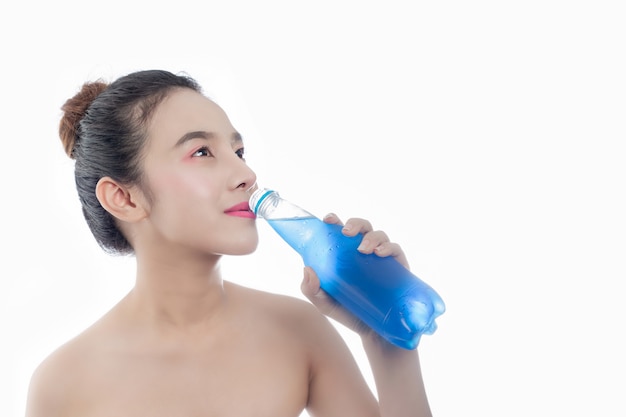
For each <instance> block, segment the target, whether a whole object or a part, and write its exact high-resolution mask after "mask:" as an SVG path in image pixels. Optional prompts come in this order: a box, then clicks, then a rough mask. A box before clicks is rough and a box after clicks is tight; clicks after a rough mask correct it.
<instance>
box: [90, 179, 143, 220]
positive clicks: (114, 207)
mask: <svg viewBox="0 0 626 417" xmlns="http://www.w3.org/2000/svg"><path fill="white" fill-rule="evenodd" d="M139 194H140V191H139V189H138V188H136V187H126V186H124V185H122V184H120V183H118V182H117V181H115V180H113V179H112V178H111V177H102V178H100V180H99V181H98V184H96V197H97V198H98V201H100V204H102V207H104V209H105V210H106V211H108V212H109V213H111V215H112V216H113V217H115V218H117V219H119V220H121V221H125V222H128V223H135V222H138V221H140V220H142V219H144V218H145V217H146V216H147V214H148V211H147V207H146V205H145V199H144V198H143V195H141V196H140V195H139Z"/></svg>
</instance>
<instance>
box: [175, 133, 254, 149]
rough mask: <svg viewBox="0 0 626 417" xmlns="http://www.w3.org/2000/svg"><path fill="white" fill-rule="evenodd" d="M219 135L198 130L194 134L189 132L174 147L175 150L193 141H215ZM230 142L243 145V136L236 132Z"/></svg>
mask: <svg viewBox="0 0 626 417" xmlns="http://www.w3.org/2000/svg"><path fill="white" fill-rule="evenodd" d="M216 136H217V135H216V134H215V133H213V132H206V131H204V130H196V131H193V132H188V133H185V134H184V135H183V136H181V137H180V139H178V140H177V141H176V144H175V145H174V147H175V148H177V147H179V146H181V145H182V144H184V143H185V142H187V141H190V140H192V139H205V140H209V139H214V138H215V137H216ZM230 142H231V143H232V144H233V145H235V144H240V143H243V138H242V137H241V134H240V133H239V132H234V133H233V134H232V135H231V138H230Z"/></svg>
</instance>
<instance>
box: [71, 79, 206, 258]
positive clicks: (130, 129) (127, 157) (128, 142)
mask: <svg viewBox="0 0 626 417" xmlns="http://www.w3.org/2000/svg"><path fill="white" fill-rule="evenodd" d="M178 88H189V89H191V90H194V91H197V92H199V93H201V92H202V90H201V88H200V86H199V85H198V83H197V82H196V81H195V80H194V79H192V78H190V77H188V76H186V75H176V74H172V73H170V72H167V71H160V70H149V71H139V72H134V73H131V74H128V75H126V76H123V77H121V78H119V79H117V80H116V81H114V82H113V83H111V84H107V83H105V82H103V81H95V82H87V83H85V84H83V86H82V88H81V90H80V91H79V92H78V93H77V94H76V95H75V96H74V97H72V98H70V99H69V100H67V101H66V102H65V104H64V105H63V106H62V107H61V109H62V110H63V113H64V114H63V117H62V118H61V122H60V125H59V135H60V137H61V142H62V143H63V146H64V148H65V152H66V153H67V155H68V156H69V157H70V158H72V159H74V160H75V168H74V175H75V180H76V189H77V190H78V197H79V199H80V202H81V205H82V211H83V215H84V216H85V219H86V220H87V224H88V225H89V228H90V229H91V232H92V233H93V235H94V237H95V238H96V241H97V242H98V244H99V245H100V246H101V247H102V248H103V249H104V250H105V251H107V252H109V253H111V254H120V255H127V254H132V253H134V250H133V248H132V246H131V245H130V243H129V242H128V240H127V239H126V237H125V236H124V235H123V234H122V232H121V231H120V229H119V228H118V227H117V224H116V222H115V219H114V217H113V216H112V215H111V214H110V213H109V212H107V211H106V210H105V209H104V208H103V207H102V205H101V204H100V202H99V201H98V199H97V197H96V184H97V183H98V181H99V180H100V179H101V178H102V177H107V176H108V177H111V178H112V179H113V180H115V181H117V182H119V183H121V184H124V185H138V186H140V187H141V188H142V189H143V190H144V191H148V190H147V188H146V187H143V186H142V185H143V182H142V160H143V149H144V148H145V142H146V137H147V126H148V123H149V121H150V119H151V117H152V115H153V114H154V111H155V109H156V108H157V106H158V105H159V104H160V103H161V102H162V101H163V100H164V99H165V98H166V97H167V96H168V94H170V93H171V92H172V91H173V90H174V89H178ZM148 197H149V193H148Z"/></svg>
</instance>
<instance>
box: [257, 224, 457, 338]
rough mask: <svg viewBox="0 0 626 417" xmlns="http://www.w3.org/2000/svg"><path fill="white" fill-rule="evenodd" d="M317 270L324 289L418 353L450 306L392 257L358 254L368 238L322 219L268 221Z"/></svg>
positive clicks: (374, 325)
mask: <svg viewBox="0 0 626 417" xmlns="http://www.w3.org/2000/svg"><path fill="white" fill-rule="evenodd" d="M268 223H269V224H270V226H271V227H272V228H273V229H274V230H275V231H276V232H277V233H278V234H279V235H280V236H281V237H282V238H283V239H284V240H285V241H286V242H287V243H288V244H289V245H290V246H291V247H292V248H293V249H295V250H296V251H297V252H298V253H299V254H300V255H301V256H302V258H303V260H304V264H305V265H307V266H310V267H312V268H313V269H314V270H315V272H316V273H317V275H318V276H319V279H320V282H321V286H322V288H323V289H324V290H325V291H326V292H327V293H328V294H329V295H331V296H332V297H333V298H334V299H335V300H336V301H338V302H339V303H340V304H341V305H343V306H344V307H345V308H346V309H347V310H349V311H351V312H352V313H353V314H354V315H356V316H357V317H359V318H360V319H361V320H362V321H363V322H365V323H366V324H367V325H368V326H370V327H371V328H372V329H373V330H374V331H376V332H377V333H378V334H379V335H381V336H382V337H384V338H385V339H386V340H388V341H389V342H391V343H393V344H395V345H396V346H399V347H402V348H405V349H415V348H416V347H417V345H418V344H419V340H420V337H421V335H422V334H432V333H433V332H434V331H435V330H436V329H437V324H436V323H435V318H437V317H438V316H440V315H441V314H443V312H444V311H445V305H444V303H443V300H442V299H441V297H439V295H438V294H437V293H436V292H435V291H434V290H433V289H432V288H431V287H430V286H429V285H428V284H426V283H424V282H423V281H422V280H420V279H419V278H418V277H416V276H415V275H413V274H412V273H411V272H410V271H409V270H408V269H406V268H405V267H404V266H402V265H401V264H400V263H399V262H397V261H396V260H395V259H393V258H391V257H384V258H382V257H379V256H377V255H375V254H370V255H365V254H362V253H360V252H358V251H357V250H356V248H357V247H358V246H359V244H360V243H361V239H362V236H361V235H358V236H355V237H347V236H344V235H343V234H342V233H341V228H342V227H341V226H339V225H331V224H327V223H324V222H323V221H321V220H320V219H318V218H316V217H307V218H295V219H293V218H291V219H277V220H268Z"/></svg>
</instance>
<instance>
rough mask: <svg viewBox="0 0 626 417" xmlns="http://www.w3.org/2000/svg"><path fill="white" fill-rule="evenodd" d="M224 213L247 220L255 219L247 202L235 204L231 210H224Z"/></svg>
mask: <svg viewBox="0 0 626 417" xmlns="http://www.w3.org/2000/svg"><path fill="white" fill-rule="evenodd" d="M224 213H226V214H228V215H229V216H236V217H245V218H248V219H255V218H256V215H255V214H254V213H253V212H252V211H251V210H250V205H249V204H248V202H247V201H244V202H242V203H239V204H235V205H234V206H232V207H231V208H229V209H226V210H224Z"/></svg>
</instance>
